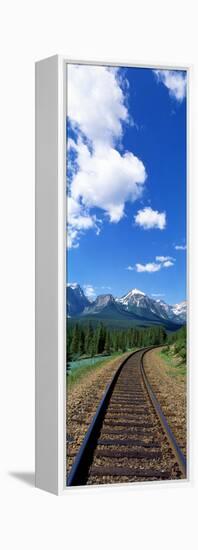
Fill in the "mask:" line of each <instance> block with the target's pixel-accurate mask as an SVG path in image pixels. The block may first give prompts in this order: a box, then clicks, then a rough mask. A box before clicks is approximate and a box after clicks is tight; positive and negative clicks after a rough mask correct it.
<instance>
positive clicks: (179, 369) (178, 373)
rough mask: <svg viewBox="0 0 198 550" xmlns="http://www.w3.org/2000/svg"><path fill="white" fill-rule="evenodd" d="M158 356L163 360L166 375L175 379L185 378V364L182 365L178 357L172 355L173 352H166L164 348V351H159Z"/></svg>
mask: <svg viewBox="0 0 198 550" xmlns="http://www.w3.org/2000/svg"><path fill="white" fill-rule="evenodd" d="M158 355H159V357H160V358H161V359H163V360H164V362H165V363H166V365H167V374H168V375H169V376H171V377H172V378H176V377H183V378H185V376H186V363H184V362H183V361H182V360H181V357H179V356H178V355H175V354H173V352H172V351H171V350H170V351H168V350H167V349H166V348H164V350H162V351H159V352H158Z"/></svg>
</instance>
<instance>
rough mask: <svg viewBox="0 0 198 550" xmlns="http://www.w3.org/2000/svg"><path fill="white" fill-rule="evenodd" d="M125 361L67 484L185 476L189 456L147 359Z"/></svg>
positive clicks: (138, 356)
mask: <svg viewBox="0 0 198 550" xmlns="http://www.w3.org/2000/svg"><path fill="white" fill-rule="evenodd" d="M150 349H152V348H146V349H143V350H140V351H137V352H134V353H133V354H131V356H130V357H128V358H127V359H125V361H123V363H122V364H121V365H120V367H119V368H118V370H117V372H116V373H115V375H114V376H113V379H112V381H111V382H110V384H109V385H108V386H107V388H106V391H105V393H104V395H103V397H102V399H101V401H100V403H99V406H98V408H97V411H96V413H95V415H94V417H93V420H92V422H91V424H90V426H89V428H88V431H87V433H86V435H85V438H84V440H83V442H82V444H81V447H80V449H79V451H78V453H77V455H76V457H75V461H74V463H73V466H72V468H71V470H70V472H69V474H68V477H67V486H73V485H75V486H76V485H77V486H79V485H92V484H97V485H98V484H102V483H116V482H131V481H148V480H162V479H182V478H183V479H184V478H185V477H186V459H185V457H184V455H183V453H182V451H181V449H180V447H179V446H178V443H177V441H176V439H175V437H174V435H173V433H172V431H171V429H170V426H169V424H168V422H167V419H166V418H165V416H164V414H163V412H162V410H161V407H160V404H159V402H158V400H157V398H156V396H155V394H154V392H153V390H152V387H151V385H150V384H149V381H148V379H147V376H146V373H145V370H144V366H143V357H144V355H145V353H146V352H147V351H148V350H150Z"/></svg>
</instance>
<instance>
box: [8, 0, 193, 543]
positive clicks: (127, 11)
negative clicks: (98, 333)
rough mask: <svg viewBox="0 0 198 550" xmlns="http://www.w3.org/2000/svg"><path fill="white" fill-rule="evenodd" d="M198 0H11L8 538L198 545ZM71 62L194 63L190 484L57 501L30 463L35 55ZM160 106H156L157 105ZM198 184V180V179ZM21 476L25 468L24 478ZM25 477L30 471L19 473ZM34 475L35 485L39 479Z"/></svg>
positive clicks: (79, 494) (78, 494)
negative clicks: (66, 58) (58, 56)
mask: <svg viewBox="0 0 198 550" xmlns="http://www.w3.org/2000/svg"><path fill="white" fill-rule="evenodd" d="M195 6H196V2H194V1H193V0H188V2H182V0H179V1H177V0H175V1H172V0H166V1H164V2H160V1H159V0H156V1H155V0H149V1H148V0H145V1H143V0H139V1H136V2H133V1H132V0H129V1H127V0H122V2H115V1H114V2H113V1H112V2H110V1H109V2H108V1H107V0H105V1H104V0H100V1H99V0H98V2H96V1H95V2H94V0H82V1H77V0H75V1H72V0H71V1H70V2H67V1H65V0H63V1H62V0H56V2H55V1H50V0H39V1H37V0H34V1H29V2H28V1H27V0H18V1H17V2H16V1H14V0H12V1H11V0H6V1H4V2H3V9H1V17H0V26H1V28H0V40H1V48H0V55H1V64H0V71H1V72H0V75H1V86H0V92H1V101H0V109H1V113H0V131H1V161H0V171H1V177H0V190H1V199H0V209H1V211H0V224H1V228H0V238H1V246H0V260H1V268H0V277H1V284H0V291H1V297H0V313H1V327H0V353H1V363H0V365H1V380H0V392H1V395H0V422H1V429H0V447H1V451H0V462H1V487H0V501H1V505H2V509H1V515H0V519H1V529H0V539H2V541H1V547H2V548H3V550H7V549H11V548H20V550H23V549H24V550H27V548H28V550H31V549H36V548H38V549H39V548H50V549H54V548H58V549H61V548H65V545H66V543H67V542H68V543H69V544H70V548H71V549H74V550H75V549H76V548H83V549H84V548H86V550H87V549H94V550H95V549H96V550H97V549H101V548H102V547H103V548H105V549H106V548H113V549H114V550H116V549H118V548H119V549H120V548H121V549H128V548H133V549H136V548H137V549H140V550H142V549H144V548H147V550H149V549H152V550H156V549H159V548H160V550H164V549H167V548H171V549H172V548H180V549H181V550H182V549H184V548H185V549H186V548H190V549H191V548H192V549H194V548H195V547H196V542H197V541H196V539H197V504H198V502H197V501H198V498H197V496H198V495H197V474H196V462H197V442H198V436H197V431H196V413H197V405H196V391H197V389H198V387H197V375H196V369H197V368H198V363H197V362H196V351H195V350H196V310H198V307H197V305H198V304H197V294H196V281H197V280H198V270H197V265H196V249H197V247H196V235H195V233H196V230H197V227H196V224H197V222H196V217H197V216H196V199H197V191H196V185H197V181H198V178H197V175H198V170H197V160H196V148H197V143H198V141H197V126H196V124H197V114H198V107H197V101H196V98H197V97H198V59H197V52H196V46H197V36H196V35H197V17H196V13H195ZM54 53H60V54H63V55H66V56H70V57H73V58H75V57H76V58H77V59H79V58H81V59H85V60H86V59H93V60H94V59H95V60H103V59H104V60H112V61H119V60H120V61H129V62H133V61H135V62H145V63H149V62H153V63H159V64H163V63H165V64H166V63H170V64H174V63H175V64H180V63H182V64H183V63H184V64H185V63H187V64H189V63H190V64H193V66H194V68H193V72H194V77H193V82H194V84H193V88H194V89H193V96H194V102H193V136H194V138H193V139H194V143H193V144H191V145H192V149H191V150H192V152H193V151H194V159H192V162H193V175H192V180H191V203H190V209H191V212H190V220H191V225H192V226H193V231H194V245H193V243H192V241H191V250H192V245H193V246H194V257H193V259H192V271H191V272H192V279H193V281H194V283H193V284H194V287H193V288H194V294H193V311H192V324H191V335H193V338H192V339H191V350H193V361H192V367H191V372H192V399H191V410H192V421H193V425H194V429H193V437H192V447H193V448H192V449H191V456H193V461H194V466H193V468H194V471H193V477H194V480H193V482H192V483H191V485H188V486H184V485H180V486H179V485H178V486H177V487H176V486H170V485H169V486H159V485H158V486H153V487H152V486H147V487H146V488H144V489H143V487H140V489H137V488H134V487H132V488H125V489H124V488H123V487H121V488H117V489H113V488H111V489H101V490H99V491H95V490H89V491H88V490H81V491H79V492H73V493H71V492H70V493H68V494H67V496H64V497H60V498H57V497H55V496H52V495H49V494H46V493H44V492H42V491H39V490H36V489H35V488H34V487H33V485H31V480H32V479H33V474H32V472H33V471H34V62H35V61H36V60H38V59H40V58H43V57H47V56H49V55H52V54H54ZM154 108H155V106H154ZM193 182H194V183H193ZM20 472H26V473H27V481H28V483H25V482H24V481H22V480H21V479H20ZM23 477H24V475H23ZM32 483H33V481H32Z"/></svg>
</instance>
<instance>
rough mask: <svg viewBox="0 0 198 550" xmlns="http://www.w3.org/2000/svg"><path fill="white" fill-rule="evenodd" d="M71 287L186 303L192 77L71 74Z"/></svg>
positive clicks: (94, 71) (96, 71) (98, 70)
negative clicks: (189, 80) (137, 293)
mask: <svg viewBox="0 0 198 550" xmlns="http://www.w3.org/2000/svg"><path fill="white" fill-rule="evenodd" d="M67 151H68V166H67V186H68V221H69V227H68V250H67V266H68V282H70V283H73V282H78V283H79V284H80V285H81V286H82V288H84V291H85V292H86V293H87V295H88V296H89V297H90V298H91V299H93V298H94V296H95V295H98V294H102V293H108V292H111V293H112V294H113V295H114V296H122V295H124V294H125V293H126V292H128V291H129V290H130V289H131V288H138V289H140V290H142V291H144V292H146V293H147V294H149V295H150V296H153V297H156V299H157V298H161V299H163V300H165V301H166V302H167V303H170V304H174V303H178V302H180V301H182V300H185V298H186V288H185V287H186V250H185V245H186V74H185V72H180V71H165V70H164V71H162V70H159V71H153V70H151V69H143V68H127V69H126V68H120V69H115V68H108V67H94V66H86V65H82V66H80V65H79V66H76V65H70V66H69V67H68V124H67Z"/></svg>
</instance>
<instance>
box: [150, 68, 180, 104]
mask: <svg viewBox="0 0 198 550" xmlns="http://www.w3.org/2000/svg"><path fill="white" fill-rule="evenodd" d="M154 73H155V75H156V77H157V80H158V82H161V83H162V84H164V86H165V87H166V88H167V89H168V91H169V95H170V96H171V97H173V98H174V99H176V100H177V101H178V102H180V103H181V102H182V101H183V99H184V98H185V96H186V84H187V76H186V72H185V71H172V70H155V71H154Z"/></svg>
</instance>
